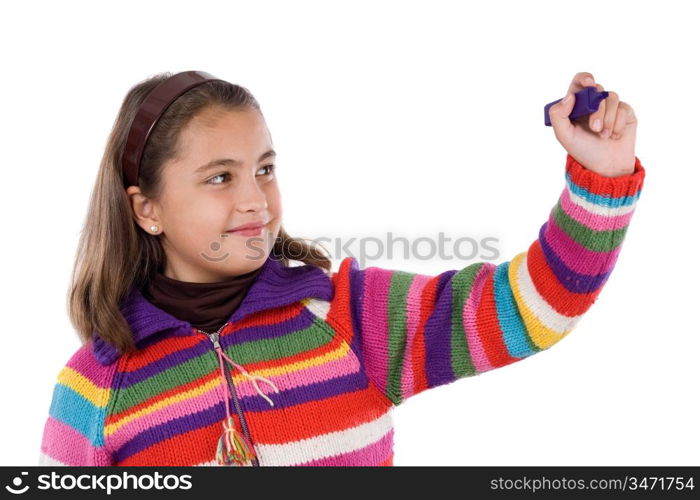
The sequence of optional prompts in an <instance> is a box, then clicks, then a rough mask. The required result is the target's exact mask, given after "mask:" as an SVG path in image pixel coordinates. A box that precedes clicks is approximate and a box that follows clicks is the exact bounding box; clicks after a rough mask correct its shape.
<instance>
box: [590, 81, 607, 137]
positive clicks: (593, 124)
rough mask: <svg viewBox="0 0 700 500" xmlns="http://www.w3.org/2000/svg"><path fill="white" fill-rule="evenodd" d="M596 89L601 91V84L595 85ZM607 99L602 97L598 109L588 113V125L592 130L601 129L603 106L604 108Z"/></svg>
mask: <svg viewBox="0 0 700 500" xmlns="http://www.w3.org/2000/svg"><path fill="white" fill-rule="evenodd" d="M595 87H596V89H597V90H598V92H602V91H603V90H605V89H603V86H602V85H600V84H596V85H595ZM605 101H607V99H603V100H602V101H601V102H600V105H599V106H598V110H597V111H594V112H593V113H591V114H590V115H588V126H589V127H590V128H591V130H592V131H593V132H600V131H602V130H603V120H604V118H605V108H606V103H605Z"/></svg>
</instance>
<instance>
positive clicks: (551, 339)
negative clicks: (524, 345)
mask: <svg viewBox="0 0 700 500" xmlns="http://www.w3.org/2000/svg"><path fill="white" fill-rule="evenodd" d="M526 255H527V252H522V253H519V254H518V255H516V256H515V257H514V258H513V259H512V260H511V263H510V265H509V266H508V281H510V286H511V288H512V290H513V295H514V297H515V302H516V303H517V304H518V310H519V311H520V315H521V316H522V318H523V322H524V323H525V329H526V330H527V334H528V335H529V336H530V338H531V339H532V341H533V342H534V343H535V344H536V345H537V347H539V348H540V349H547V348H549V347H551V346H552V345H554V344H555V343H557V342H558V341H560V340H561V339H562V338H563V337H564V336H565V335H566V334H567V333H569V332H568V331H567V332H565V333H563V334H560V333H559V332H556V331H554V330H552V329H551V328H548V327H547V326H545V325H544V323H542V322H541V321H540V319H539V318H538V317H537V315H536V314H535V313H534V312H533V311H532V310H531V309H530V308H529V307H528V306H527V304H526V302H525V298H524V297H523V294H522V292H521V290H520V283H519V281H518V270H519V269H520V266H522V265H523V262H524V261H525V256H526ZM525 271H526V272H527V269H526V270H525Z"/></svg>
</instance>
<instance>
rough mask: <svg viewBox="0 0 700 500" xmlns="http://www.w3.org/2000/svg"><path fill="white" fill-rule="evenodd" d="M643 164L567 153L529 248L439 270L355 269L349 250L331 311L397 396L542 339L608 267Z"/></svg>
mask: <svg viewBox="0 0 700 500" xmlns="http://www.w3.org/2000/svg"><path fill="white" fill-rule="evenodd" d="M644 174H645V171H644V168H643V167H642V165H641V163H640V161H639V158H637V157H635V167H634V171H633V172H632V173H631V174H627V175H622V176H619V177H606V176H602V175H599V174H598V173H596V172H593V171H591V170H588V169H586V168H585V167H584V166H582V165H581V164H580V163H578V162H577V161H576V160H575V159H574V158H573V157H572V156H571V155H570V154H567V161H566V175H565V177H566V186H565V187H564V190H563V191H562V193H561V195H560V196H559V200H558V202H557V204H556V205H555V206H554V207H553V209H552V210H551V212H550V215H549V220H547V222H545V224H544V225H542V227H541V229H540V232H539V236H538V238H537V239H536V240H535V241H534V242H533V243H532V244H531V245H530V247H529V249H528V250H527V252H523V253H520V254H518V255H516V256H515V257H513V259H512V260H511V261H509V262H504V263H502V264H500V265H498V266H496V265H494V264H491V263H484V262H481V263H476V264H472V265H469V266H467V267H465V268H463V269H460V270H450V271H445V272H443V273H440V274H438V275H437V276H425V275H421V274H414V273H409V272H404V271H394V270H388V269H381V268H378V267H369V268H367V269H359V268H358V265H357V261H356V260H355V259H353V258H351V257H348V258H346V259H344V260H343V261H342V262H341V265H340V269H339V270H338V272H337V273H336V274H335V275H334V277H333V279H334V280H335V284H336V293H335V296H334V298H333V301H332V302H331V307H330V310H329V311H328V316H329V319H331V320H333V321H336V322H338V323H340V324H341V325H343V326H344V330H345V332H346V333H345V334H346V335H347V338H346V340H347V341H348V342H349V343H350V345H351V346H352V347H353V349H354V350H355V352H356V353H357V354H358V356H359V357H360V359H361V362H362V363H363V365H364V367H365V370H366V372H367V375H368V377H369V379H370V380H371V381H372V382H373V383H374V384H375V385H376V386H377V387H378V388H379V389H380V390H381V392H382V393H383V394H384V395H385V396H386V397H387V398H388V399H389V400H390V401H391V402H392V403H393V404H394V405H399V404H401V403H402V402H403V401H405V400H406V399H407V398H409V397H411V396H413V395H415V394H418V393H420V392H422V391H424V390H425V389H429V388H431V387H436V386H439V385H442V384H447V383H450V382H453V381H455V380H457V379H459V378H463V377H469V376H472V375H478V374H480V373H483V372H485V371H488V370H492V369H494V368H499V367H502V366H506V365H508V364H510V363H513V362H515V361H519V360H521V359H523V358H526V357H528V356H530V355H532V354H534V353H537V352H539V351H541V350H544V349H547V348H549V347H551V346H552V345H554V344H555V343H557V342H558V341H560V340H561V339H562V338H564V337H565V336H566V335H567V334H568V333H569V332H570V331H571V330H572V329H573V328H574V327H575V325H576V324H577V322H578V321H579V319H580V318H581V316H582V315H583V314H584V313H585V312H586V311H587V310H588V309H589V308H590V307H591V305H592V304H593V302H594V301H595V300H596V297H597V296H598V294H599V293H600V291H601V289H602V287H603V285H604V284H605V282H606V281H607V279H608V277H609V276H610V273H611V272H612V270H613V267H614V265H615V262H616V261H617V257H618V254H619V252H620V247H621V245H622V241H623V240H624V237H625V233H626V231H627V228H628V225H629V223H630V218H631V217H632V214H633V212H634V209H635V206H636V203H637V200H638V198H639V195H640V193H641V189H642V184H643V180H644Z"/></svg>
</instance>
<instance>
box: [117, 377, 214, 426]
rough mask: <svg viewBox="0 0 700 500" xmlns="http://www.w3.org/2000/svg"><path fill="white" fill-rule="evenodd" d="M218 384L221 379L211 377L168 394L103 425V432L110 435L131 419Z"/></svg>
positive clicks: (190, 396) (208, 389)
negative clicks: (177, 392)
mask: <svg viewBox="0 0 700 500" xmlns="http://www.w3.org/2000/svg"><path fill="white" fill-rule="evenodd" d="M219 385H221V380H220V379H219V378H218V377H217V378H215V379H212V380H211V381H209V382H207V383H206V384H203V385H200V386H199V387H195V388H193V389H190V390H188V391H185V392H182V393H180V394H177V395H174V396H170V397H169V398H165V399H161V400H160V401H158V402H157V403H154V404H152V405H150V406H147V407H146V408H142V409H141V410H139V411H137V412H136V413H132V414H130V415H127V416H126V417H124V418H122V419H120V420H117V421H116V422H113V423H111V424H109V425H107V426H105V434H106V435H107V436H111V435H112V434H114V433H115V432H117V431H118V430H119V428H120V427H122V426H124V425H126V424H128V423H129V422H132V421H134V420H136V419H138V418H141V417H145V416H146V415H149V414H150V413H153V412H155V411H157V410H160V409H161V408H163V407H165V406H169V405H172V404H175V403H179V402H180V401H184V400H185V399H190V398H195V397H197V396H199V395H201V394H204V393H205V392H207V391H210V390H211V389H213V388H214V387H216V386H219Z"/></svg>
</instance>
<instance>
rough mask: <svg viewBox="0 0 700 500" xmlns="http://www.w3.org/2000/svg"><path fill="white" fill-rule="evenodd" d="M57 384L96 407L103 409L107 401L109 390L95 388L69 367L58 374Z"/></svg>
mask: <svg viewBox="0 0 700 500" xmlns="http://www.w3.org/2000/svg"><path fill="white" fill-rule="evenodd" d="M58 382H59V383H61V384H63V385H65V386H67V387H69V388H70V389H72V390H74V391H75V392H77V393H78V394H80V395H81V396H82V397H84V398H85V399H87V400H88V401H90V402H91V403H92V404H93V405H95V406H97V407H104V406H106V404H107V401H108V400H109V393H110V390H111V389H109V388H102V387H97V386H96V385H95V383H94V382H93V381H92V380H90V379H89V378H87V377H86V376H85V375H83V374H82V373H80V372H78V371H76V370H74V369H73V368H71V367H69V366H65V367H63V369H62V370H61V371H60V373H59V374H58Z"/></svg>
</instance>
